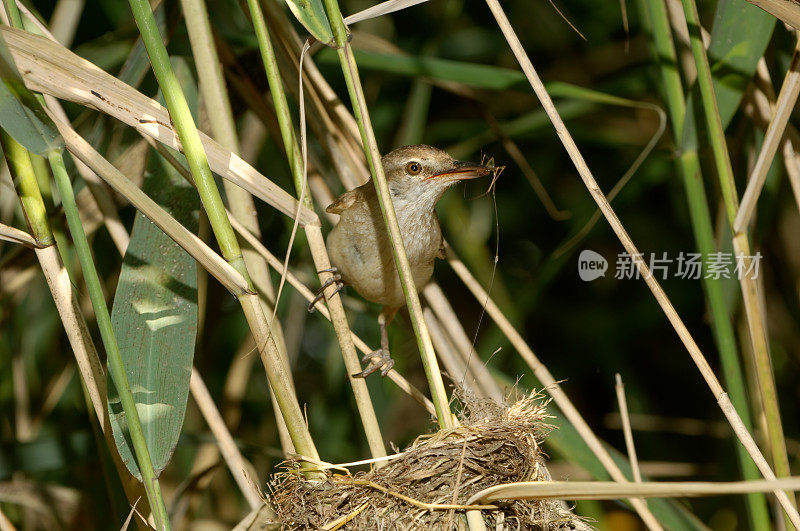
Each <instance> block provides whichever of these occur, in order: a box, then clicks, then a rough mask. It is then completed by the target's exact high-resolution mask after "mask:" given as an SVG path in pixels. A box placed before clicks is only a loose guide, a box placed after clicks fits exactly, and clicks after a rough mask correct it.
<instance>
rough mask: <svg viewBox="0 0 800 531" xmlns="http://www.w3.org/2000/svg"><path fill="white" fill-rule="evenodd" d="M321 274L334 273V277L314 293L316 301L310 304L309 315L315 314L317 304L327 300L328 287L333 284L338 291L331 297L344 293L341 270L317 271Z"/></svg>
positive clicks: (332, 268) (333, 268)
mask: <svg viewBox="0 0 800 531" xmlns="http://www.w3.org/2000/svg"><path fill="white" fill-rule="evenodd" d="M319 273H333V275H331V276H330V277H329V278H328V280H326V281H325V282H324V283H323V284H322V286H320V288H319V289H318V290H317V291H316V292H315V293H314V300H312V301H311V302H310V303H309V304H308V312H309V313H314V310H316V308H315V306H316V304H317V303H318V302H319V301H321V300H322V299H324V298H325V289H327V287H328V286H330V285H331V284H336V290H335V291H334V292H333V293H331V297H333V296H334V295H336V294H337V293H339V292H340V291H342V288H343V287H344V282H343V281H342V275H340V274H339V270H338V269H336V268H335V267H331V268H329V269H323V270H322V271H317V274H319Z"/></svg>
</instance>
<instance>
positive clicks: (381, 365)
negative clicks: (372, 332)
mask: <svg viewBox="0 0 800 531" xmlns="http://www.w3.org/2000/svg"><path fill="white" fill-rule="evenodd" d="M397 310H398V308H387V307H386V306H384V307H383V309H382V310H381V313H380V315H378V325H379V326H380V328H381V348H379V349H378V350H375V351H373V352H370V353H369V354H367V355H366V356H364V357H363V358H361V363H366V362H367V361H369V365H367V368H366V369H364V370H363V371H361V372H359V373H358V374H354V375H353V378H366V377H367V376H369V375H370V374H372V373H373V372H375V371H377V370H378V369H380V370H381V376H384V377H385V376H386V375H387V374H389V371H391V370H392V367H394V360H393V359H392V356H391V354H390V353H389V333H388V332H387V330H386V327H387V326H389V323H390V322H392V319H393V318H394V315H395V314H396V313H397Z"/></svg>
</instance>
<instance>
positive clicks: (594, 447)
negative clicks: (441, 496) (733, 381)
mask: <svg viewBox="0 0 800 531" xmlns="http://www.w3.org/2000/svg"><path fill="white" fill-rule="evenodd" d="M445 246H446V250H447V261H448V263H449V264H450V267H452V268H453V271H454V272H455V273H456V275H458V277H459V278H460V279H461V281H462V282H463V283H464V284H465V285H466V286H467V288H468V289H469V290H470V291H471V292H472V294H473V295H474V296H475V299H476V300H477V301H478V303H479V304H481V305H483V306H484V308H485V310H486V313H487V314H488V315H489V316H490V317H491V318H492V319H493V320H494V322H495V323H496V324H497V326H498V328H500V330H501V331H502V332H503V334H504V335H505V336H506V337H507V338H508V340H509V341H510V342H511V345H512V346H513V347H514V348H515V349H516V351H517V352H518V353H519V355H520V356H522V359H523V360H525V363H527V364H528V367H530V368H531V371H533V374H534V376H536V378H537V379H538V380H539V382H540V383H541V384H542V386H543V389H544V391H545V392H547V393H548V394H549V395H550V396H551V397H552V398H553V401H554V402H555V403H556V405H557V406H558V408H559V409H560V410H561V413H562V414H563V415H564V417H565V418H566V419H567V421H568V422H569V423H570V424H572V426H573V427H574V428H575V430H576V431H577V432H578V435H579V436H580V437H581V439H583V441H584V442H585V443H586V445H587V446H588V447H589V449H590V450H591V451H592V453H593V454H594V455H595V456H596V457H597V459H598V461H600V463H601V464H602V465H603V468H605V469H606V471H607V472H608V473H609V475H610V476H611V478H612V479H613V480H614V481H619V482H626V481H628V478H626V477H625V474H623V473H622V470H620V468H619V466H617V464H616V463H615V462H614V459H612V458H611V455H610V454H609V453H608V450H606V448H605V446H604V445H603V442H602V441H601V440H600V439H599V438H598V437H597V435H595V433H594V432H593V431H592V429H591V428H590V427H589V425H588V424H587V423H586V421H585V420H584V419H583V417H582V416H581V414H580V412H579V411H578V409H577V408H576V407H575V405H574V404H573V403H572V401H571V400H570V399H569V397H568V396H567V394H566V393H565V392H564V391H563V390H562V389H561V386H560V385H558V381H556V379H555V378H554V377H553V375H552V374H550V371H549V370H547V367H545V365H544V364H543V363H542V362H541V361H540V360H539V358H537V357H536V354H534V353H533V350H532V349H531V348H530V347H529V346H528V344H527V343H525V340H524V339H523V338H522V336H521V335H520V334H519V332H517V331H516V329H515V328H514V326H513V325H512V324H511V322H509V320H508V319H507V318H506V316H505V315H503V312H502V310H500V308H498V307H497V304H495V302H494V301H493V300H492V299H491V297H489V294H488V293H486V291H485V290H484V289H483V287H482V286H481V285H480V283H479V282H478V281H477V279H475V277H473V276H472V274H471V273H470V272H469V270H468V269H467V267H466V266H465V265H464V263H463V262H461V260H459V259H458V257H457V256H456V254H455V251H453V249H452V248H451V247H450V246H449V245H448V244H447V242H445ZM631 504H632V505H633V506H634V508H635V509H636V511H637V512H638V513H639V514H640V515H646V516H643V517H642V518H643V519H644V520H645V522H648V521H649V523H650V524H655V525H656V526H658V524H657V521H656V520H655V517H654V516H652V514H651V513H650V510H649V509H648V508H647V506H646V505H645V504H644V503H643V502H641V501H638V500H631Z"/></svg>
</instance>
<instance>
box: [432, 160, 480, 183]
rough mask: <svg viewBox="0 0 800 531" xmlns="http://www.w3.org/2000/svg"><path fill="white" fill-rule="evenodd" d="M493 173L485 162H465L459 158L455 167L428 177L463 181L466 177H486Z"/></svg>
mask: <svg viewBox="0 0 800 531" xmlns="http://www.w3.org/2000/svg"><path fill="white" fill-rule="evenodd" d="M490 173H492V170H490V169H489V168H487V167H486V166H484V165H483V164H476V163H474V162H463V161H460V160H457V161H455V162H454V164H453V167H452V168H450V169H449V170H446V171H443V172H440V173H437V174H434V175H431V176H430V177H427V178H426V179H425V180H426V181H427V180H428V179H439V178H449V179H456V180H459V181H463V180H465V179H475V178H477V177H484V176H486V175H489V174H490Z"/></svg>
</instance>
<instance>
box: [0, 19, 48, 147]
mask: <svg viewBox="0 0 800 531" xmlns="http://www.w3.org/2000/svg"><path fill="white" fill-rule="evenodd" d="M0 79H1V80H2V83H0V127H2V128H3V129H5V130H6V131H7V132H8V134H9V135H11V136H12V137H14V140H16V141H17V142H19V143H20V144H22V145H23V146H25V148H26V149H27V150H28V151H31V152H33V153H37V154H39V155H44V154H46V153H47V152H49V151H50V150H52V149H58V148H60V147H61V146H62V145H63V144H62V141H61V136H60V135H59V134H58V129H56V126H55V124H53V121H52V120H50V117H49V116H47V113H46V112H45V111H44V109H43V108H42V106H41V104H40V103H39V101H38V100H37V99H36V96H34V95H33V93H32V92H31V91H30V90H28V88H27V87H26V86H25V83H23V81H22V76H20V74H19V71H18V70H17V65H16V64H14V59H13V58H12V57H11V53H10V52H9V51H8V47H7V46H6V41H5V40H4V39H3V37H2V35H0Z"/></svg>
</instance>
